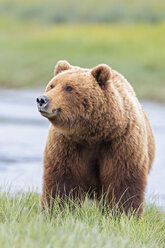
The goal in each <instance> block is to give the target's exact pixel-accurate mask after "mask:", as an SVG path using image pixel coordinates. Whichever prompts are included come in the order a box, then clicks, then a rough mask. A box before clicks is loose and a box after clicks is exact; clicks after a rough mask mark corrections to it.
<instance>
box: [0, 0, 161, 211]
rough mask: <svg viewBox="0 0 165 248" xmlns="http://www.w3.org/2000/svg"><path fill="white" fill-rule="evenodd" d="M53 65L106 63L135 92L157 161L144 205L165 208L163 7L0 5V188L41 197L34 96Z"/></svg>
mask: <svg viewBox="0 0 165 248" xmlns="http://www.w3.org/2000/svg"><path fill="white" fill-rule="evenodd" d="M60 59H66V60H68V61H69V62H70V63H71V64H73V65H78V66H82V67H94V66H96V65H97V64H99V63H107V64H108V65H110V66H111V67H112V68H114V69H116V70H118V71H119V72H121V73H122V74H123V75H124V76H125V77H126V78H127V79H128V81H129V82H131V84H132V86H133V87H134V89H135V91H136V93H137V96H138V97H139V98H140V100H141V103H142V105H143V106H144V109H145V110H146V112H147V114H148V116H149V119H150V121H151V124H152V127H153V130H154V133H155V138H156V148H157V149H156V158H155V162H154V165H153V170H152V172H151V173H150V175H149V179H148V187H147V195H146V198H147V200H148V199H149V196H151V198H153V196H154V195H155V194H156V196H157V198H158V199H159V202H160V204H161V205H162V206H164V207H165V181H164V180H163V179H164V176H165V166H164V162H165V152H164V151H165V148H164V147H165V1H162V0H156V1H155V0H138V1H137V0H102V1H98V0H90V1H89V0H84V1H80V0H68V1H64V0H47V1H43V0H0V185H1V188H2V189H3V190H5V189H6V188H8V187H10V186H11V189H12V191H20V190H27V189H28V188H29V187H30V188H32V187H33V188H34V189H36V187H37V190H38V191H41V185H42V155H43V150H44V145H45V141H46V136H47V130H48V125H49V123H48V121H47V120H46V119H44V118H43V117H41V116H40V115H39V113H38V111H37V108H36V103H35V98H36V97H37V96H38V95H40V94H41V93H42V92H43V90H44V87H45V86H46V85H47V83H48V81H49V80H50V78H51V77H52V76H53V70H54V66H55V64H56V63H57V61H58V60H60Z"/></svg>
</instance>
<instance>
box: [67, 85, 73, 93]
mask: <svg viewBox="0 0 165 248" xmlns="http://www.w3.org/2000/svg"><path fill="white" fill-rule="evenodd" d="M72 90H73V88H72V87H71V86H66V87H65V91H66V92H70V91H72Z"/></svg>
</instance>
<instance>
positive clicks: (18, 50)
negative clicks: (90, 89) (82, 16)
mask: <svg viewBox="0 0 165 248" xmlns="http://www.w3.org/2000/svg"><path fill="white" fill-rule="evenodd" d="M0 28H1V33H0V64H1V66H0V87H9V88H10V87H13V88H16V87H30V88H31V87H35V86H37V87H41V86H42V87H45V86H46V84H47V82H48V81H49V79H50V78H51V77H52V73H53V69H54V65H55V64H56V62H57V61H58V60H60V59H66V60H68V61H69V62H70V63H72V64H73V65H79V66H83V67H94V66H95V65H97V64H99V63H107V64H109V65H110V66H111V67H112V68H115V69H117V70H118V71H120V72H121V73H122V74H124V75H125V76H126V78H127V79H128V80H129V81H130V82H131V84H132V85H133V87H134V88H135V91H136V93H137V96H138V97H139V98H145V99H154V100H160V101H164V100H165V45H164V44H165V36H164V35H163V33H165V24H157V25H149V24H146V25H144V24H138V25H131V26H129V25H123V26H121V25H96V24H95V25H55V26H49V27H48V26H44V25H39V24H37V23H35V22H20V21H16V20H13V19H9V18H3V17H1V19H0Z"/></svg>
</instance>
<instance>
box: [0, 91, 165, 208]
mask: <svg viewBox="0 0 165 248" xmlns="http://www.w3.org/2000/svg"><path fill="white" fill-rule="evenodd" d="M41 93H42V91H39V90H34V91H22V90H19V91H18V90H17V91H16V90H0V185H1V187H2V188H3V189H4V190H5V189H7V188H8V187H9V186H10V185H11V190H12V191H21V190H27V189H29V188H32V187H33V188H35V189H36V188H37V190H38V191H41V187H42V155H43V151H44V146H45V142H46V137H47V131H48V126H49V122H48V121H47V119H45V118H43V117H42V116H41V115H40V114H39V113H38V111H37V107H36V102H35V99H36V97H37V96H39V95H40V94H41ZM142 105H143V107H144V109H145V111H146V113H147V114H148V117H149V119H150V122H151V125H152V127H153V130H154V134H155V139H156V158H155V161H154V164H153V167H152V171H151V172H150V174H149V176H148V185H147V191H146V198H147V201H148V200H149V198H150V196H152V199H153V196H154V195H156V201H157V204H159V205H161V206H163V208H165V180H164V178H165V166H164V161H165V105H161V104H158V103H153V102H142ZM154 199H155V198H154ZM150 200H151V199H150Z"/></svg>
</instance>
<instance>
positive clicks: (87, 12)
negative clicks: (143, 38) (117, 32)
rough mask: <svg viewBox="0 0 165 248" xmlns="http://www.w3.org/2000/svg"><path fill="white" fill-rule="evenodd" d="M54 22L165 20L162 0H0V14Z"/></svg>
mask: <svg viewBox="0 0 165 248" xmlns="http://www.w3.org/2000/svg"><path fill="white" fill-rule="evenodd" d="M2 14H6V15H8V16H12V17H14V18H17V19H20V20H23V21H24V20H37V21H39V22H42V23H47V24H53V23H61V22H70V23H77V22H79V23H84V22H86V23H89V22H90V23H92V22H100V23H101V22H111V23H112V22H113V23H121V22H125V23H135V22H139V21H141V22H151V23H156V22H161V21H163V20H165V2H164V1H163V0H156V1H155V0H138V1H137V0H102V1H100V0H90V1H88V0H83V1H81V0H67V1H65V0H47V1H45V0H24V1H22V0H1V1H0V15H2Z"/></svg>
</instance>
